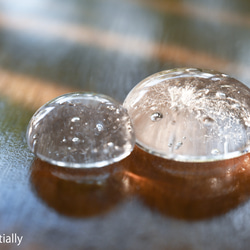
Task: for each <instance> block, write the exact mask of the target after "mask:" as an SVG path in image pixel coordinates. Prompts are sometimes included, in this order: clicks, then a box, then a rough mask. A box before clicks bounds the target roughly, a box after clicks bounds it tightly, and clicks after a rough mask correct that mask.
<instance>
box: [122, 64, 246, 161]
mask: <svg viewBox="0 0 250 250" xmlns="http://www.w3.org/2000/svg"><path fill="white" fill-rule="evenodd" d="M124 107H125V108H127V109H128V113H129V115H130V117H131V119H132V122H133V125H134V129H135V134H136V138H137V144H138V145H139V146H140V147H141V148H143V149H144V150H146V151H148V152H150V153H152V154H155V155H159V156H161V157H163V158H167V159H173V160H177V161H187V162H196V161H197V162H200V161H214V160H222V159H229V158H232V157H236V156H240V155H242V154H245V153H247V152H249V149H250V147H249V144H250V90H249V88H248V87H246V86H245V85H244V84H243V83H241V82H239V81H237V80H236V79H234V78H232V77H230V76H228V75H225V74H221V73H218V72H215V71H209V70H200V69H192V68H190V69H174V70H167V71H162V72H160V73H157V74H154V75H152V76H150V77H148V78H146V79H145V80H143V81H142V82H140V83H139V84H138V85H137V86H135V87H134V88H133V89H132V91H131V92H130V93H129V94H128V96H127V98H126V99H125V101H124Z"/></svg>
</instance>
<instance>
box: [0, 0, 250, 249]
mask: <svg viewBox="0 0 250 250" xmlns="http://www.w3.org/2000/svg"><path fill="white" fill-rule="evenodd" d="M180 67H195V68H205V69H214V70H217V71H220V72H223V73H226V74H229V75H231V76H232V77H235V78H236V79H238V80H240V81H242V82H243V83H244V84H246V85H247V86H249V87H250V71H249V69H250V2H249V1H248V0H238V1H233V0H228V1H222V0H217V1H212V0H209V1H205V0H199V1H198V0H176V1H174V0H155V1H153V0H134V1H132V0H91V1H89V0H82V1H79V0H72V1H65V0H63V1H58V0H22V1H15V0H0V170H1V171H0V200H1V201H0V249H24V250H31V249H34V250H43V249H48V250H55V249H60V250H66V249H135V250H139V249H143V250H147V249H160V250H161V249H234V250H235V249H249V246H250V239H249V235H250V185H249V183H250V168H249V164H250V160H249V159H250V158H249V155H248V154H246V155H244V156H241V157H238V158H234V159H231V160H225V161H217V162H210V163H181V162H174V161H171V160H164V159H162V158H160V157H157V156H153V155H151V154H148V153H146V152H144V151H142V150H141V149H139V148H138V147H137V146H136V147H135V149H134V151H133V152H132V153H131V155H130V156H128V157H127V158H125V159H124V160H122V161H120V162H118V163H115V164H112V165H109V166H107V167H104V168H101V169H88V170H84V169H83V170H81V169H70V168H62V167H58V166H53V165H50V164H48V163H45V162H43V161H41V160H39V159H38V158H36V157H35V156H34V155H33V154H32V153H31V152H30V150H29V148H28V146H27V142H26V128H27V125H28V122H29V120H30V118H31V117H32V115H33V113H34V112H35V111H36V110H37V109H38V108H39V107H40V106H42V105H43V104H45V103H46V102H47V101H49V100H51V99H52V98H55V97H57V96H60V95H62V94H65V93H69V92H74V91H88V92H95V93H101V94H105V95H108V96H111V97H113V98H114V99H116V100H117V101H119V102H120V103H122V102H123V100H124V99H125V97H126V96H127V94H128V93H129V91H130V90H131V89H132V88H133V87H134V86H135V85H136V84H137V83H138V82H140V81H141V80H142V79H144V78H146V77H147V76H149V75H151V74H153V73H156V72H159V71H162V70H166V69H172V68H180Z"/></svg>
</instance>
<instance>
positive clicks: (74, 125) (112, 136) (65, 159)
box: [27, 93, 135, 168]
mask: <svg viewBox="0 0 250 250" xmlns="http://www.w3.org/2000/svg"><path fill="white" fill-rule="evenodd" d="M27 142H28V145H29V147H30V149H31V150H32V152H33V153H34V154H36V155H37V156H38V157H39V158H40V159H42V160H44V161H47V162H49V163H51V164H55V165H58V166H65V167H75V168H90V167H103V166H106V165H108V164H111V163H114V162H117V161H119V160H121V159H123V158H125V157H126V156H128V155H129V154H130V152H131V151H132V150H133V147H134V144H135V136H134V132H133V128H132V125H131V121H130V118H129V116H128V114H127V111H126V109H125V108H124V107H123V106H122V105H120V104H119V103H117V102H116V101H114V100H113V99H112V98H110V97H107V96H104V95H97V94H92V93H71V94H66V95H63V96H60V97H58V98H56V99H54V100H52V101H51V102H49V103H47V104H45V105H44V106H42V107H41V108H40V109H39V110H38V111H37V112H36V113H35V114H34V115H33V117H32V118H31V120H30V123H29V125H28V128H27Z"/></svg>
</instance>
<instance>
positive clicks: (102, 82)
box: [0, 0, 250, 106]
mask: <svg viewBox="0 0 250 250" xmlns="http://www.w3.org/2000/svg"><path fill="white" fill-rule="evenodd" d="M249 5H250V3H249V1H247V0H240V1H237V2H235V1H233V0H227V1H225V0H218V1H213V0H210V1H205V0H204V1H203V0H176V1H174V0H156V1H151V0H136V1H131V0H91V1H90V0H82V1H80V0H78V1H77V0H73V1H64V0H63V1H57V0H44V1H41V0H23V1H15V0H8V1H7V0H1V1H0V11H1V12H0V70H1V74H0V77H1V78H0V82H1V92H2V94H4V93H7V94H8V97H10V96H11V95H13V96H12V97H10V98H14V96H15V95H17V94H15V93H13V92H15V91H23V92H22V93H23V94H24V93H26V95H25V96H26V97H23V96H22V97H19V98H20V99H22V100H23V101H24V102H30V103H33V106H34V100H32V97H31V96H33V98H34V97H35V96H36V97H35V98H34V99H36V100H37V98H38V99H39V98H41V97H39V95H43V94H44V93H45V92H46V86H47V85H53V86H55V88H53V89H57V91H58V93H59V94H60V91H62V92H67V91H75V90H83V91H94V92H100V93H103V94H107V95H110V96H112V97H114V98H116V99H117V100H119V101H123V100H124V98H125V96H126V94H127V93H128V92H129V91H130V89H131V88H132V87H133V86H134V85H135V84H137V83H138V82H139V81H141V80H142V79H144V78H145V77H147V76H148V75H151V74H153V73H155V72H158V71H161V70H164V69H170V68H175V67H198V68H206V69H215V70H218V71H221V72H223V73H227V74H229V75H232V76H233V77H235V78H237V79H239V80H241V81H243V82H244V83H245V84H247V85H249V84H250V73H249V66H250V50H249V46H250V43H249V41H250V32H249V30H250V17H249ZM7 84H9V87H8V86H7ZM37 85H39V87H41V89H40V88H39V87H38V86H37ZM42 85H43V87H42ZM35 86H37V88H35ZM65 87H66V89H64V88H65ZM10 88H13V90H8V89H10ZM34 88H35V90H33V89H34ZM59 89H61V90H59ZM14 90H15V91H14ZM51 91H52V88H51ZM58 93H57V92H55V95H57V94H58ZM20 95H21V94H20ZM49 97H50V96H49ZM32 101H33V102H32ZM37 102H38V101H37ZM41 102H42V101H41ZM39 104H40V103H39ZM31 105H32V104H31ZM37 106H38V104H37Z"/></svg>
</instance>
